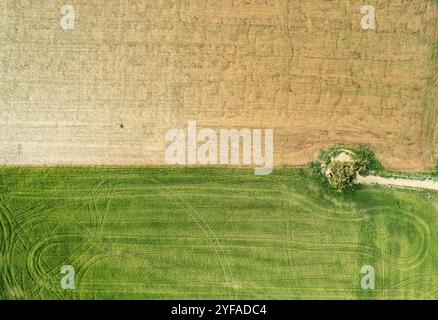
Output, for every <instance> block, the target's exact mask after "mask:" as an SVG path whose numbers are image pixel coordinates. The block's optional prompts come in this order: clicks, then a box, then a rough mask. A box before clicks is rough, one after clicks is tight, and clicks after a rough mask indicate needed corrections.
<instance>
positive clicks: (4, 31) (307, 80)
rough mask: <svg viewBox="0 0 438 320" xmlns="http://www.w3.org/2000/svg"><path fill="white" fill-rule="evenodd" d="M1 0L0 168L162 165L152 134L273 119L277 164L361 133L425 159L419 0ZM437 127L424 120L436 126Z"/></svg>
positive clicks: (428, 30) (379, 149)
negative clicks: (191, 124)
mask: <svg viewBox="0 0 438 320" xmlns="http://www.w3.org/2000/svg"><path fill="white" fill-rule="evenodd" d="M63 4H64V2H62V1H57V0H56V1H55V0H50V1H42V0H38V1H25V0H3V1H1V2H0V14H1V17H2V18H1V19H0V79H1V81H0V164H1V165H66V164H70V165H89V164H93V165H159V164H163V162H164V149H165V147H166V143H165V141H164V132H165V131H167V130H168V129H169V128H172V127H176V126H185V125H186V124H187V121H188V120H197V121H198V125H199V126H203V127H213V128H230V127H237V128H240V127H247V128H274V129H275V132H274V133H275V153H276V154H275V160H276V166H289V165H290V166H294V165H303V164H306V163H308V162H309V161H311V160H313V159H315V158H316V157H317V154H318V153H319V151H320V149H321V148H324V147H327V146H331V145H333V144H337V143H342V144H358V143H366V144H369V145H370V146H371V147H372V148H373V149H374V150H375V151H376V153H377V156H378V158H379V159H380V160H381V161H382V162H383V164H385V165H386V166H388V167H391V168H396V169H402V170H417V169H424V168H427V167H430V166H431V165H432V154H431V152H432V150H433V148H434V146H433V145H431V143H429V142H430V141H432V138H431V136H432V135H434V132H435V130H434V129H433V128H432V129H430V128H427V130H426V129H425V125H424V124H425V123H426V120H427V119H430V118H434V117H433V115H431V112H432V113H433V112H434V111H431V109H430V108H426V97H427V96H428V86H427V80H428V78H429V77H430V73H431V69H432V68H431V51H432V44H433V41H434V38H435V29H434V26H435V21H436V18H437V10H436V8H435V7H434V6H432V4H431V2H429V1H426V0H412V1H402V0H397V1H394V0H391V1H389V0H388V1H379V2H377V5H376V9H377V19H378V30H377V31H376V32H373V31H362V30H361V29H360V27H359V21H360V18H361V14H360V7H361V6H362V5H363V4H364V3H363V1H320V0H312V1H307V0H306V1H304V0H303V1H295V0H293V1H292V0H290V1H286V0H267V1H256V0H250V1H239V0H234V1H231V0H223V1H206V0H192V1H183V0H164V1H140V0H129V1H114V0H108V1H97V0H77V1H75V2H74V5H75V7H76V14H77V26H76V30H75V31H73V32H65V31H63V30H61V28H60V27H59V18H60V14H59V9H60V7H61V5H63ZM433 126H434V124H433Z"/></svg>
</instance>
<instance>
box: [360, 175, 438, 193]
mask: <svg viewBox="0 0 438 320" xmlns="http://www.w3.org/2000/svg"><path fill="white" fill-rule="evenodd" d="M356 182H357V183H362V184H379V185H384V186H394V187H408V188H417V189H430V190H438V181H433V180H413V179H401V178H383V177H378V176H366V177H364V176H361V175H358V176H357V179H356Z"/></svg>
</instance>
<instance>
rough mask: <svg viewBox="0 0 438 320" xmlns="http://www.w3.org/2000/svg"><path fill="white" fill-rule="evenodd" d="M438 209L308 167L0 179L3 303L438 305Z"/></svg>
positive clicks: (432, 201)
mask: <svg viewBox="0 0 438 320" xmlns="http://www.w3.org/2000/svg"><path fill="white" fill-rule="evenodd" d="M437 206H438V193H435V192H424V191H422V192H420V191H411V190H401V189H391V188H383V187H365V186H362V187H360V188H359V189H358V190H356V191H355V192H349V193H345V194H337V193H335V192H332V191H326V190H324V188H323V187H322V186H321V185H320V184H319V183H318V182H317V180H316V179H314V178H313V177H312V176H311V174H310V173H309V172H308V171H307V170H304V169H281V170H277V171H274V173H273V174H272V175H270V176H267V177H255V176H254V175H253V171H252V170H249V169H248V170H246V169H178V168H174V169H170V168H160V169H158V168H155V169H151V168H149V169H134V168H124V169H98V168H96V169H84V168H75V169H72V168H56V169H49V168H32V169H26V168H21V169H18V168H3V169H0V222H1V224H0V227H1V228H0V275H1V277H0V299H17V298H18V299H49V298H53V299H94V298H97V299H98V298H121V299H125V298H133V299H143V298H145V299H161V298H168V299H191V298H194V299H201V298H208V299H210V298H221V299H222V298H224V299H234V298H239V299H271V298H272V299H292V298H298V299H300V298H316V299H329V298H333V299H341V298H346V299H395V298H407V299H420V298H425V299H432V298H435V299H436V298H438V212H437V210H436V207H437ZM64 265H71V266H73V267H74V268H75V271H76V279H75V286H76V289H75V290H63V289H62V288H61V286H60V281H61V278H62V276H63V275H62V274H61V272H60V270H61V268H62V266H64ZM364 265H372V266H374V267H375V272H376V289H375V290H363V289H361V286H360V280H361V277H362V274H361V273H360V271H361V267H362V266H364Z"/></svg>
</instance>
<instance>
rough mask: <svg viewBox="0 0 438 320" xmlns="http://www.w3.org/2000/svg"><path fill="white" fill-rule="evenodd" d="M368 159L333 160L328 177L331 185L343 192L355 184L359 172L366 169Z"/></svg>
mask: <svg viewBox="0 0 438 320" xmlns="http://www.w3.org/2000/svg"><path fill="white" fill-rule="evenodd" d="M366 168H367V164H366V161H359V160H353V161H336V160H335V161H332V162H331V163H329V165H328V167H327V171H326V172H327V178H328V181H329V183H330V185H331V186H332V187H333V188H334V189H335V190H337V191H339V192H342V191H345V190H346V189H348V188H350V187H352V186H353V184H354V181H355V180H356V176H357V174H362V173H364V172H365V171H366Z"/></svg>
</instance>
